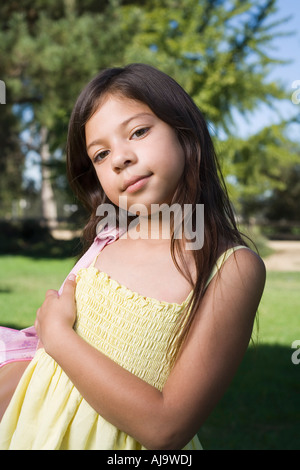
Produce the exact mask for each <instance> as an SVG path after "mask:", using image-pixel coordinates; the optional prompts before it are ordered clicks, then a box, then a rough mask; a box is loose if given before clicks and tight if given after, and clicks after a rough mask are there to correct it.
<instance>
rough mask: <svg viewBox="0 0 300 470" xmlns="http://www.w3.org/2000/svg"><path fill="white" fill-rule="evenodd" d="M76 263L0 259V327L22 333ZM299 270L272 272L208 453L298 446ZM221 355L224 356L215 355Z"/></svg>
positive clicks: (204, 431) (214, 422)
mask: <svg viewBox="0 0 300 470" xmlns="http://www.w3.org/2000/svg"><path fill="white" fill-rule="evenodd" d="M73 262H74V261H73V260H72V259H71V258H65V259H62V260H59V259H45V258H39V257H37V258H33V257H32V258H30V257H24V256H0V325H4V326H12V327H16V328H25V327H27V326H30V325H32V324H33V322H34V319H35V312H36V310H37V308H38V307H39V306H40V305H41V303H42V302H43V299H44V295H45V291H46V290H47V289H49V288H54V289H58V288H59V286H60V284H61V283H62V281H63V280H64V278H65V276H66V275H67V273H68V272H69V270H70V269H71V267H72V265H73ZM299 287H300V272H270V273H268V276H267V283H266V288H265V292H264V295H263V299H262V302H261V305H260V308H259V331H258V338H256V336H257V334H256V335H255V341H254V344H253V345H251V346H250V347H249V349H248V351H247V353H246V356H245V358H244V360H243V362H242V364H241V366H240V368H239V371H238V373H237V375H236V377H235V379H234V381H233V383H232V384H231V386H230V388H229V389H228V391H227V392H226V394H225V396H224V397H223V399H222V400H221V402H220V403H219V405H218V406H217V407H216V409H215V410H214V412H213V413H212V415H211V416H210V417H209V419H208V420H207V422H206V423H205V425H204V426H203V427H202V428H201V429H200V431H199V437H200V440H201V442H202V445H203V447H204V448H205V449H208V450H210V449H236V450H238V449H273V450H279V449H300V435H299V434H300V433H299V422H300V411H299V396H300V380H299V378H300V364H299V365H298V366H297V365H294V364H293V363H292V361H291V355H292V353H293V350H292V349H291V344H292V342H293V341H294V340H296V339H298V340H300V321H299V313H300V295H299V290H300V289H299ZM216 354H220V351H216Z"/></svg>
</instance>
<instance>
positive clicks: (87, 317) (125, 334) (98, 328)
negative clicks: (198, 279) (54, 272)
mask: <svg viewBox="0 0 300 470" xmlns="http://www.w3.org/2000/svg"><path fill="white" fill-rule="evenodd" d="M188 299H189V297H188V298H187V299H186V301H185V302H183V303H182V304H177V303H168V302H162V301H158V300H156V299H153V298H150V297H143V296H142V295H140V294H138V293H136V292H133V291H131V290H130V289H128V288H126V287H125V286H123V285H121V284H119V283H118V282H117V281H115V280H113V279H111V278H110V277H109V276H108V275H107V274H106V273H104V272H100V271H98V270H97V269H96V268H95V267H94V266H90V267H89V268H87V269H81V270H80V271H79V273H78V275H77V287H76V302H77V321H76V324H75V329H76V331H77V333H78V334H79V335H80V336H81V337H83V338H84V339H85V340H86V341H87V342H89V343H90V344H92V345H93V346H94V347H95V348H97V349H98V350H99V351H101V352H103V353H104V354H105V355H106V356H108V357H110V358H111V359H113V360H114V361H115V362H116V363H118V364H119V365H121V366H122V367H123V368H125V369H127V370H129V371H130V372H132V373H133V374H135V375H137V376H138V377H140V378H141V379H143V380H145V381H146V382H148V383H149V384H151V385H153V386H155V387H156V388H158V389H159V390H162V388H163V386H164V384H165V382H166V380H167V377H168V375H169V373H170V370H171V368H172V365H173V362H174V360H175V357H176V340H177V338H178V335H179V334H180V331H181V329H178V320H179V319H180V316H181V315H182V314H183V311H184V309H185V306H186V304H187V302H188ZM169 357H172V358H173V359H172V360H171V359H168V358H169Z"/></svg>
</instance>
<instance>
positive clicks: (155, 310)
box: [0, 249, 233, 450]
mask: <svg viewBox="0 0 300 470" xmlns="http://www.w3.org/2000/svg"><path fill="white" fill-rule="evenodd" d="M232 251H233V249H231V250H228V251H227V252H226V254H225V257H226V258H227V257H228V256H229V255H230V254H231V253H232ZM225 257H223V260H225ZM218 264H220V260H219V261H218V263H217V265H216V267H215V269H214V271H213V272H212V274H211V276H210V279H211V278H212V277H213V276H214V274H215V273H216V271H217V269H218ZM191 294H192V292H191V293H190V295H189V296H188V298H187V299H186V300H185V302H183V303H182V304H177V303H168V302H162V301H158V300H156V299H153V298H149V297H146V298H145V297H144V296H142V295H140V294H138V293H136V292H133V291H131V290H130V289H128V288H126V287H125V286H123V285H120V284H119V283H118V282H116V281H115V280H113V279H111V278H110V277H109V276H108V275H107V274H106V273H104V272H101V271H98V270H97V269H96V268H95V267H94V263H93V264H92V265H91V266H90V267H88V268H83V269H81V270H80V271H79V272H78V275H77V286H76V302H77V320H76V324H75V326H74V328H75V330H76V332H77V334H78V335H79V336H81V337H82V338H84V339H85V340H86V341H87V342H88V343H90V344H91V345H92V346H93V347H95V348H97V349H98V350H99V351H101V352H103V353H104V354H105V355H107V356H108V357H110V358H111V359H112V360H114V361H115V362H116V363H118V364H119V365H121V366H122V367H124V368H125V369H127V370H129V371H130V372H132V373H133V374H135V375H137V376H138V377H140V378H141V379H143V380H145V381H146V382H148V383H149V384H151V385H153V386H154V387H156V388H157V389H159V390H162V389H163V386H164V384H165V382H166V380H167V378H168V375H169V373H170V370H171V368H172V362H173V361H170V360H167V349H168V347H169V346H170V347H171V352H173V353H174V357H175V355H176V354H175V353H176V349H175V342H176V339H177V337H178V334H179V333H180V331H178V328H176V325H177V321H178V318H179V316H180V315H181V313H182V312H183V310H184V308H185V306H186V304H187V302H188V300H189V298H190V296H191ZM170 356H172V354H171V355H170ZM170 356H168V357H170ZM0 449H2V450H5V449H31V450H34V449H36V450H49V449H50V450H56V449H61V450H63V449H69V450H144V449H145V448H144V447H143V446H142V445H141V444H140V443H139V442H137V441H136V440H135V439H134V438H133V437H131V436H129V435H127V434H126V433H124V432H123V431H121V430H119V429H117V428H116V427H115V426H113V425H112V424H110V423H109V422H107V421H106V420H105V419H103V418H102V417H101V416H100V415H99V414H97V412H96V411H95V410H94V409H93V408H92V407H91V406H90V405H89V404H88V403H87V402H86V401H85V400H84V399H83V397H82V396H81V395H80V393H79V392H78V390H77V389H76V388H75V387H74V385H73V384H72V382H71V381H70V379H69V378H68V377H67V375H66V374H65V373H64V371H63V370H62V369H61V367H60V366H59V365H58V364H57V363H56V362H55V361H54V359H52V358H51V357H50V356H49V355H48V354H47V353H46V352H45V350H44V349H39V350H38V351H37V353H36V355H35V357H34V358H33V360H32V361H31V363H30V364H29V366H28V367H27V369H26V371H25V373H24V374H23V376H22V379H21V381H20V383H19V385H18V387H17V389H16V392H15V394H14V396H13V398H12V400H11V402H10V405H9V407H8V408H7V410H6V413H5V415H4V417H3V419H2V421H1V424H0ZM184 449H185V450H200V449H202V447H201V444H200V442H199V439H198V437H197V436H195V437H194V438H193V439H192V440H191V441H190V442H189V443H188V445H187V446H186V447H185V448H184Z"/></svg>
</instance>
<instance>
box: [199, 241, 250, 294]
mask: <svg viewBox="0 0 300 470" xmlns="http://www.w3.org/2000/svg"><path fill="white" fill-rule="evenodd" d="M242 248H246V249H248V247H247V246H244V245H238V246H234V247H232V248H229V249H228V250H226V251H224V253H222V255H221V256H220V257H219V258H218V259H217V261H216V263H215V265H214V267H213V270H212V272H211V274H210V276H209V278H208V280H207V283H206V287H207V286H208V284H209V283H210V282H211V280H212V279H213V278H214V277H215V275H216V274H217V272H218V271H219V270H220V269H221V267H222V266H223V264H224V263H225V261H226V260H227V259H228V258H229V256H230V255H232V253H234V252H235V251H237V250H240V249H242Z"/></svg>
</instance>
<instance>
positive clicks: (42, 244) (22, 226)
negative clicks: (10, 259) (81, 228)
mask: <svg viewBox="0 0 300 470" xmlns="http://www.w3.org/2000/svg"><path fill="white" fill-rule="evenodd" d="M81 251H82V245H81V242H80V239H79V238H73V239H72V240H56V239H54V238H53V237H52V235H51V233H50V231H49V229H47V228H46V227H42V226H41V225H40V224H39V223H38V222H36V221H32V220H26V221H23V222H5V221H0V255H23V256H30V257H33V258H69V257H78V256H79V254H80V253H81Z"/></svg>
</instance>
